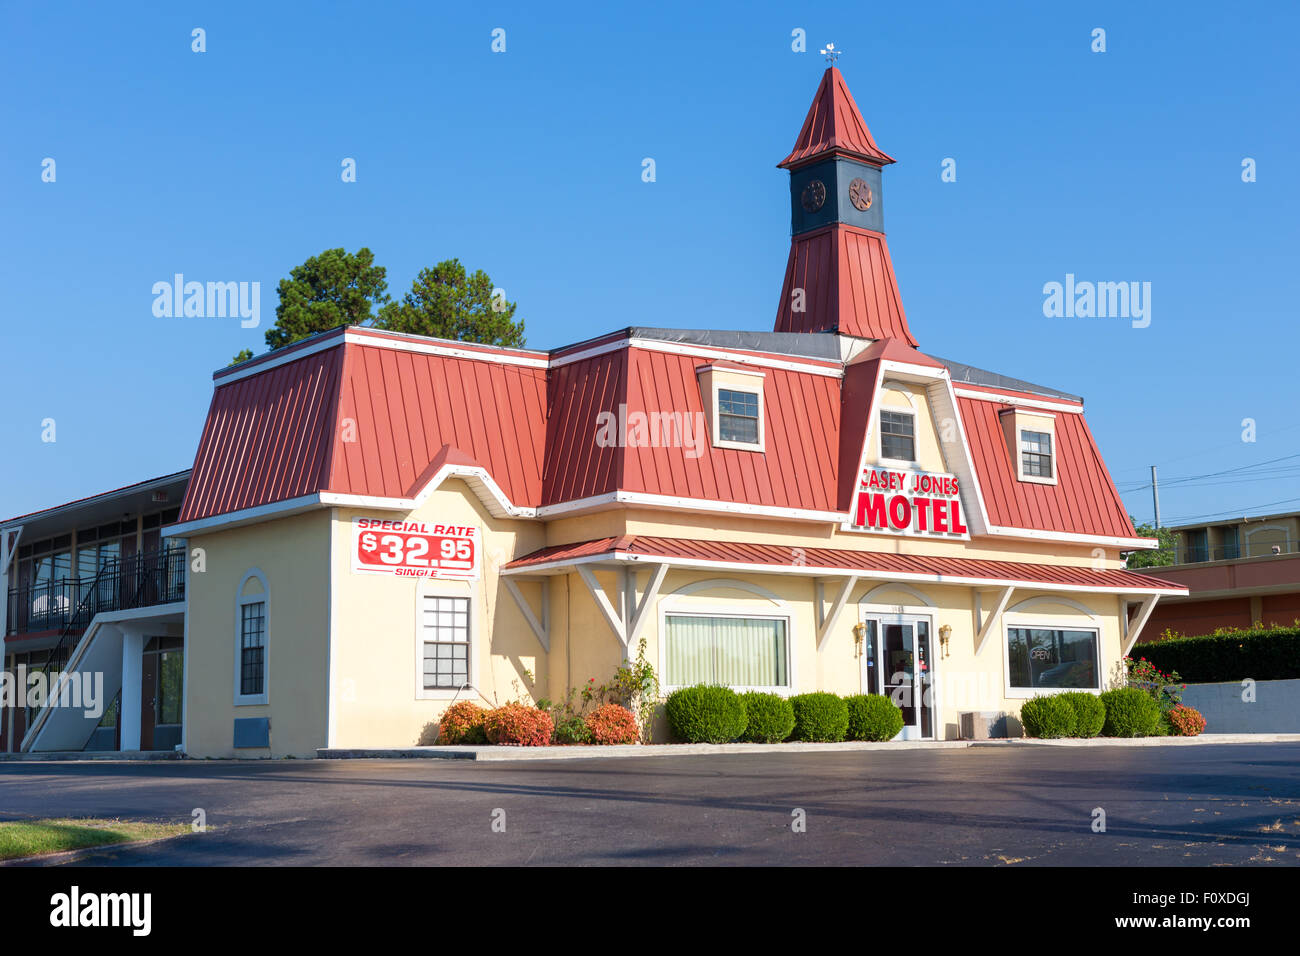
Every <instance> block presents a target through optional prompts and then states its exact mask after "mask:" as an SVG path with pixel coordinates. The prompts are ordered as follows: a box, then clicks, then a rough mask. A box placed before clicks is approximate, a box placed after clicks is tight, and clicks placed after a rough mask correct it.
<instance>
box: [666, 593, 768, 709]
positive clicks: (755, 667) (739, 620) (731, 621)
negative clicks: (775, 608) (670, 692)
mask: <svg viewBox="0 0 1300 956" xmlns="http://www.w3.org/2000/svg"><path fill="white" fill-rule="evenodd" d="M663 621H664V634H663V640H664V683H665V685H666V686H670V687H687V686H690V685H692V684H722V685H725V686H728V687H733V688H737V689H743V690H770V691H788V690H789V689H790V688H791V686H792V681H791V676H790V619H789V618H788V617H784V616H766V615H736V616H731V615H724V614H718V613H713V612H706V611H701V612H694V611H667V612H666V613H665V614H664V617H663Z"/></svg>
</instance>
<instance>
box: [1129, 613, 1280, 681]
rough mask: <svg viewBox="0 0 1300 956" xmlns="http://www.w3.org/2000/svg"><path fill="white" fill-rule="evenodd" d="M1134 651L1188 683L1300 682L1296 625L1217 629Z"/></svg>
mask: <svg viewBox="0 0 1300 956" xmlns="http://www.w3.org/2000/svg"><path fill="white" fill-rule="evenodd" d="M1133 651H1134V653H1135V654H1137V653H1139V652H1140V653H1141V655H1142V656H1144V657H1145V658H1146V659H1147V660H1149V661H1150V662H1151V663H1152V664H1154V665H1155V666H1156V667H1158V668H1160V669H1161V670H1163V671H1177V672H1178V673H1179V675H1181V677H1182V679H1183V680H1184V681H1186V682H1187V683H1189V684H1213V683H1223V682H1226V681H1232V682H1236V681H1241V680H1245V679H1246V678H1248V677H1249V678H1253V679H1254V680H1292V679H1295V678H1298V677H1300V626H1297V627H1271V628H1250V629H1249V630H1243V631H1235V630H1219V631H1215V632H1214V633H1213V634H1207V635H1205V636H1203V637H1175V638H1171V639H1169V640H1162V641H1153V642H1151V643H1149V644H1139V645H1138V646H1137V647H1135V648H1134V649H1133Z"/></svg>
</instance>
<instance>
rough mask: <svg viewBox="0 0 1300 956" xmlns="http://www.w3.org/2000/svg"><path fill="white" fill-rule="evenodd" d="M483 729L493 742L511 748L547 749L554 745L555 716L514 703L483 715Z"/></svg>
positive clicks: (490, 741)
mask: <svg viewBox="0 0 1300 956" xmlns="http://www.w3.org/2000/svg"><path fill="white" fill-rule="evenodd" d="M483 730H484V732H485V733H486V734H487V739H488V742H489V743H494V744H503V745H505V746H507V747H545V746H546V745H548V744H549V743H550V742H551V734H552V733H554V731H555V723H554V722H553V721H552V720H551V715H550V714H548V713H547V712H546V711H544V710H539V709H538V708H536V707H529V706H528V705H527V704H520V703H516V702H514V701H512V702H510V703H509V704H506V705H505V706H504V707H498V708H496V710H489V711H488V712H487V713H486V714H485V715H484V716H483Z"/></svg>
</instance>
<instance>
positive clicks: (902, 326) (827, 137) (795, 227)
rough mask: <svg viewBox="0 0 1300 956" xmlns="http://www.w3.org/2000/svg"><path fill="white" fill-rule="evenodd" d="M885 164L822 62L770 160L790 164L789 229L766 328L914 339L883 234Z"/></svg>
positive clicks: (843, 87) (887, 159) (837, 76)
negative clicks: (786, 140)
mask: <svg viewBox="0 0 1300 956" xmlns="http://www.w3.org/2000/svg"><path fill="white" fill-rule="evenodd" d="M830 49H831V47H830V45H829V44H828V45H827V50H830ZM836 52H838V51H836ZM893 162H894V158H893V157H892V156H890V155H889V154H888V153H886V152H885V151H884V150H882V149H881V148H880V147H879V146H877V145H876V141H875V139H874V138H873V137H872V135H871V130H869V129H868V128H867V124H866V122H865V121H864V120H863V119H862V114H861V113H860V112H859V111H858V105H857V103H855V102H854V101H853V96H852V94H851V93H850V92H849V87H848V84H847V83H845V82H844V76H843V75H842V74H841V73H840V71H839V70H838V69H837V68H836V67H835V66H834V65H832V66H830V67H828V68H827V69H826V72H825V73H823V74H822V80H821V84H820V85H819V86H818V87H817V93H816V95H814V96H813V101H812V105H811V106H809V108H808V114H807V116H805V117H804V121H803V127H802V128H801V129H800V130H799V136H798V138H797V139H796V140H795V144H794V149H792V150H791V151H790V154H789V155H788V156H786V157H785V159H783V160H781V162H780V163H778V164H777V165H778V166H779V167H780V168H782V169H786V170H789V172H790V231H791V234H792V236H791V240H790V257H789V261H788V262H787V265H786V270H785V283H784V285H783V287H782V289H781V302H780V305H779V306H778V309H777V315H776V331H778V332H839V333H842V334H844V335H852V336H856V337H859V338H866V339H898V340H900V341H902V342H906V343H907V344H908V345H911V346H913V347H915V346H916V344H917V343H916V339H914V338H913V337H912V333H911V331H910V330H909V329H908V327H907V317H906V316H905V314H904V313H903V301H902V297H901V296H900V295H899V293H898V282H897V280H896V279H895V278H894V266H893V263H892V262H891V261H890V258H889V246H888V245H887V244H886V242H885V225H884V210H883V202H882V196H881V188H882V184H883V183H882V171H883V169H884V167H885V166H887V165H889V164H891V163H893Z"/></svg>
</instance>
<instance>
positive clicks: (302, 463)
mask: <svg viewBox="0 0 1300 956" xmlns="http://www.w3.org/2000/svg"><path fill="white" fill-rule="evenodd" d="M342 367H343V350H342V349H341V348H332V349H326V350H324V351H319V352H315V353H312V354H308V355H306V356H304V357H303V358H300V359H295V360H293V361H291V362H287V363H285V364H284V365H280V366H277V367H273V368H270V369H268V370H266V371H264V372H262V373H260V374H256V375H250V376H247V377H245V378H239V379H237V380H235V381H233V382H230V383H229V384H219V385H218V386H217V389H216V391H215V392H214V393H213V396H212V405H211V406H210V408H209V410H208V419H207V422H206V423H205V424H204V426H203V435H202V437H201V438H200V439H199V450H198V452H197V453H196V455H195V457H194V469H193V472H192V474H191V475H190V483H189V487H188V489H187V490H186V493H185V502H184V504H183V505H182V506H181V514H180V518H179V521H180V523H182V524H183V523H185V522H188V521H195V520H197V519H200V518H207V517H211V516H212V515H218V514H225V513H227V512H231V511H239V510H241V509H244V508H253V507H257V506H259V505H266V504H274V503H275V502H279V501H285V500H288V499H290V498H298V497H301V496H303V495H309V494H314V493H315V492H317V491H319V490H320V489H321V488H322V487H324V486H325V482H326V480H327V478H328V475H329V464H330V448H331V445H332V442H333V439H334V436H335V427H334V426H335V418H336V415H335V413H336V410H337V404H338V395H339V379H340V371H341V369H342Z"/></svg>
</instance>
